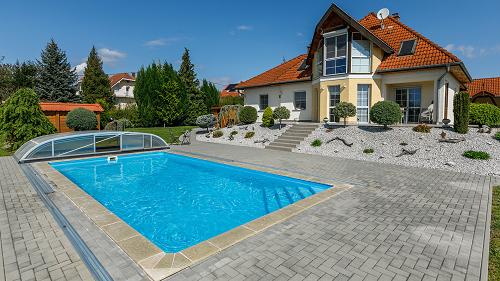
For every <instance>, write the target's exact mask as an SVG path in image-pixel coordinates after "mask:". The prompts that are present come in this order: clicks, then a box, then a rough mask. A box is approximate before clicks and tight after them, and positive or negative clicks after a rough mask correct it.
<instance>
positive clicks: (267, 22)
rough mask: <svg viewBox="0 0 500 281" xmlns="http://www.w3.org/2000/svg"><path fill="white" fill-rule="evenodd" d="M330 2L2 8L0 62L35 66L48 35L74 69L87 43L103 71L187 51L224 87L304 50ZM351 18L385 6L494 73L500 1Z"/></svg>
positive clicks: (351, 3)
mask: <svg viewBox="0 0 500 281" xmlns="http://www.w3.org/2000/svg"><path fill="white" fill-rule="evenodd" d="M331 3H332V1H331V0H308V1H304V0H302V1H295V0H265V1H264V0H252V1H239V0H232V1H230V0H191V1H179V0H177V1H172V0H163V1H162V0H155V1H150V0H143V1H137V0H136V1H127V0H120V1H115V0H100V1H97V0H85V1H67V0H57V1H56V0H44V1H39V0H19V1H2V3H0V19H1V20H0V22H1V24H0V58H1V57H4V62H15V61H16V60H19V61H24V60H36V59H38V58H39V57H40V52H41V50H42V49H43V48H44V47H45V45H46V44H47V42H48V41H49V40H50V39H51V38H53V39H54V40H55V41H56V42H57V43H58V44H59V46H60V47H61V48H62V49H63V50H64V51H65V52H66V54H67V56H68V60H69V62H70V63H71V65H72V66H75V67H77V69H82V66H83V65H82V63H84V62H85V60H86V57H87V56H88V53H89V51H90V49H91V48H92V46H93V45H94V46H95V47H96V48H97V49H98V50H99V54H100V55H101V57H102V59H103V62H104V69H105V71H106V72H107V73H110V74H112V73H119V72H136V71H137V70H138V69H139V68H140V67H141V66H143V65H147V64H149V63H151V62H152V61H155V60H156V61H157V60H160V61H166V62H169V63H172V64H173V65H174V67H176V68H178V66H179V65H180V58H181V56H182V52H183V50H184V48H185V47H186V48H188V49H189V50H190V52H191V59H192V62H193V63H194V64H195V70H196V71H197V73H198V78H200V79H203V78H205V79H208V80H210V81H212V82H214V83H216V84H217V86H219V87H221V86H222V85H224V84H227V83H237V82H239V81H242V80H246V79H249V78H251V77H252V76H255V75H257V74H259V73H261V72H263V71H265V70H267V69H269V68H272V67H274V66H276V65H278V64H279V63H281V62H282V61H283V59H291V58H294V57H295V56H297V55H300V54H303V53H305V52H306V51H307V46H308V45H309V44H310V41H311V37H312V34H313V31H314V27H315V26H316V24H317V22H318V21H319V20H320V18H321V17H322V16H323V14H324V13H325V12H326V10H327V9H328V7H329V6H330V4H331ZM335 3H336V4H337V5H338V6H339V7H341V8H342V9H343V10H344V11H346V12H347V13H348V14H350V15H351V16H352V17H353V18H355V19H361V18H362V17H364V16H365V15H366V14H368V13H369V12H372V11H373V12H376V11H378V10H379V9H381V8H384V7H386V8H388V9H389V10H390V11H391V13H395V12H397V13H399V14H400V16H401V21H402V22H404V23H405V24H407V25H409V26H410V27H412V28H414V29H415V30H417V31H418V32H420V33H422V34H423V35H424V36H426V37H428V38H429V39H431V40H432V41H434V42H435V43H437V44H439V45H441V46H442V47H445V48H447V49H449V50H451V51H452V52H453V53H454V54H456V55H457V56H458V57H459V58H461V59H462V60H463V61H464V63H465V65H466V67H467V69H468V70H469V72H470V73H471V75H472V77H474V78H479V77H495V76H500V16H498V11H500V1H498V0H488V1H487V0H475V1H465V0H455V1H450V0H444V1H436V0H419V1H402V0H392V1H388V0H387V1H382V0H339V1H335Z"/></svg>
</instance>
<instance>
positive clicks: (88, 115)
mask: <svg viewBox="0 0 500 281" xmlns="http://www.w3.org/2000/svg"><path fill="white" fill-rule="evenodd" d="M66 125H67V126H68V128H70V129H73V130H75V131H88V130H95V129H96V128H97V117H96V115H95V113H94V112H92V111H90V110H88V109H85V108H81V107H79V108H75V109H73V110H71V111H70V112H69V113H68V115H67V116H66Z"/></svg>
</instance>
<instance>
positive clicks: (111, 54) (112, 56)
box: [97, 48, 127, 64]
mask: <svg viewBox="0 0 500 281" xmlns="http://www.w3.org/2000/svg"><path fill="white" fill-rule="evenodd" d="M97 53H98V54H99V56H100V57H101V59H102V62H104V63H107V64H113V63H115V62H117V61H119V60H121V59H123V58H125V57H126V56H127V54H126V53H123V52H120V51H118V50H112V49H108V48H101V49H99V50H97Z"/></svg>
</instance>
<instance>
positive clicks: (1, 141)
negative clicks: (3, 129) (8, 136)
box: [0, 135, 14, 157]
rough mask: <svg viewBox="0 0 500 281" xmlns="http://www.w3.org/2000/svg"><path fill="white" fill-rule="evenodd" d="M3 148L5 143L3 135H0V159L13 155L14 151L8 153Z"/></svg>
mask: <svg viewBox="0 0 500 281" xmlns="http://www.w3.org/2000/svg"><path fill="white" fill-rule="evenodd" d="M4 147H5V141H4V138H3V135H0V157H3V156H11V155H12V154H14V151H10V150H8V149H5V148H4Z"/></svg>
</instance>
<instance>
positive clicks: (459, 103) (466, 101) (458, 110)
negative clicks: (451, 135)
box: [453, 92, 470, 134]
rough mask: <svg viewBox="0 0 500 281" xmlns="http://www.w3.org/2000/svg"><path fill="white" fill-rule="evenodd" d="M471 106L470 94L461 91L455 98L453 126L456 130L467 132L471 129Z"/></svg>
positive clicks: (462, 132)
mask: <svg viewBox="0 0 500 281" xmlns="http://www.w3.org/2000/svg"><path fill="white" fill-rule="evenodd" d="M469 107H470V95H469V93H466V92H460V93H458V94H456V95H455V97H454V98H453V117H454V119H455V120H454V122H453V128H454V129H455V132H457V133H460V134H467V132H468V131H469Z"/></svg>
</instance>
